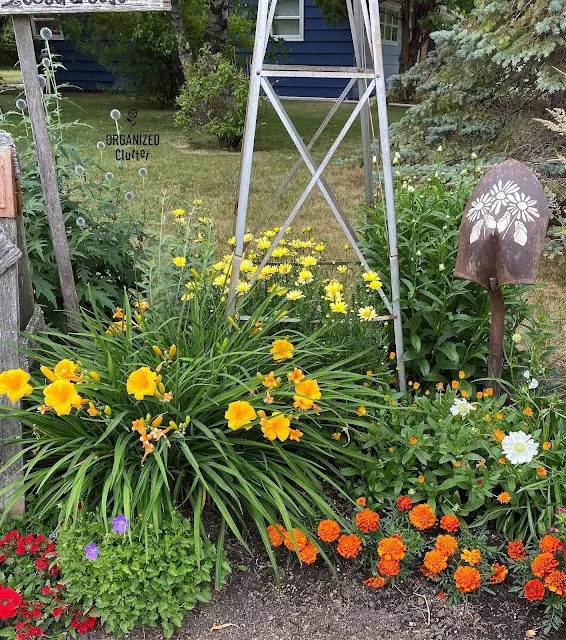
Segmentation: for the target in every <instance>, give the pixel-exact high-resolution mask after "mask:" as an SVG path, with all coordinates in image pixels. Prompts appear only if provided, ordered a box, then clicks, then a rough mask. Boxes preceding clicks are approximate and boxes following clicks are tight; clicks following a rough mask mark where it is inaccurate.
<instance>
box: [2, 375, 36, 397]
mask: <svg viewBox="0 0 566 640" xmlns="http://www.w3.org/2000/svg"><path fill="white" fill-rule="evenodd" d="M30 377H31V376H30V375H29V373H28V372H27V371H24V370H23V369H9V370H8V371H4V372H2V373H0V396H2V395H6V396H8V398H10V400H11V401H12V402H14V403H16V402H18V400H21V399H22V398H23V397H24V396H29V394H30V393H32V391H33V388H32V386H31V385H30V384H29V379H30Z"/></svg>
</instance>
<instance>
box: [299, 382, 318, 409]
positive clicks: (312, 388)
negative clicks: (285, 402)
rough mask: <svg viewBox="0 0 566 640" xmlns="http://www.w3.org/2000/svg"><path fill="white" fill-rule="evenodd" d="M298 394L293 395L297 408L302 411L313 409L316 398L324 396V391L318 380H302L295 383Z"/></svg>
mask: <svg viewBox="0 0 566 640" xmlns="http://www.w3.org/2000/svg"><path fill="white" fill-rule="evenodd" d="M295 391H296V393H297V395H296V396H293V400H294V401H295V405H294V406H295V408H297V409H300V410H301V411H306V410H307V409H312V408H313V407H314V406H316V405H315V404H314V401H315V400H320V398H322V393H321V391H320V387H319V386H318V382H317V381H316V380H301V381H300V382H297V383H296V384H295Z"/></svg>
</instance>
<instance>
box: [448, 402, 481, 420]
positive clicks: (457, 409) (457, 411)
mask: <svg viewBox="0 0 566 640" xmlns="http://www.w3.org/2000/svg"><path fill="white" fill-rule="evenodd" d="M475 410H476V407H474V405H473V404H470V403H469V402H468V401H467V400H466V399H465V398H456V400H454V404H453V405H452V406H451V407H450V413H451V414H452V415H453V416H462V418H465V417H466V416H467V415H468V413H470V412H471V411H475Z"/></svg>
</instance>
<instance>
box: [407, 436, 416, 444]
mask: <svg viewBox="0 0 566 640" xmlns="http://www.w3.org/2000/svg"><path fill="white" fill-rule="evenodd" d="M409 442H410V443H411V444H417V442H418V440H417V439H416V438H415V436H411V437H410V438H409Z"/></svg>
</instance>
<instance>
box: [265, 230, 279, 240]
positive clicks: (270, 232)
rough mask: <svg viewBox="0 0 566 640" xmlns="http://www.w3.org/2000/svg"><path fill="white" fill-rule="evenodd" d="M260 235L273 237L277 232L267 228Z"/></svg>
mask: <svg viewBox="0 0 566 640" xmlns="http://www.w3.org/2000/svg"><path fill="white" fill-rule="evenodd" d="M262 235H264V236H266V237H267V238H275V236H276V235H277V232H276V231H273V229H268V230H267V231H264V232H263V234H262Z"/></svg>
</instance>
